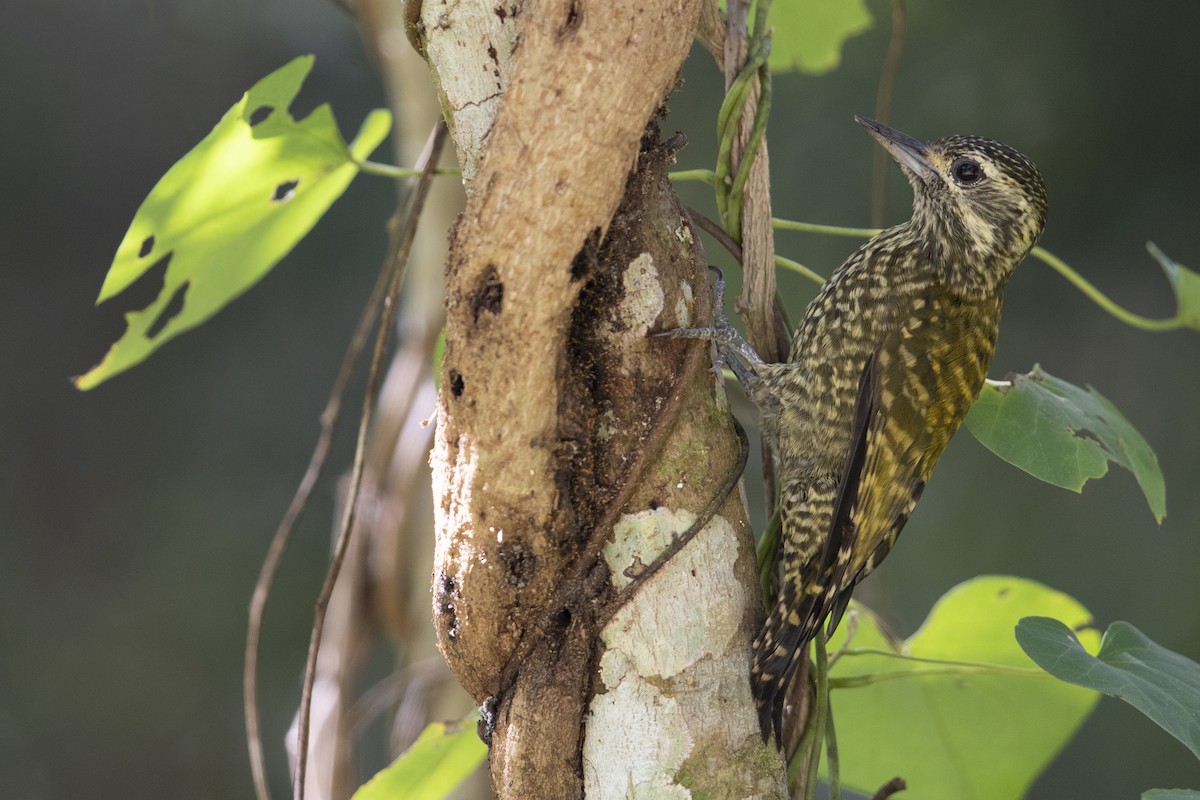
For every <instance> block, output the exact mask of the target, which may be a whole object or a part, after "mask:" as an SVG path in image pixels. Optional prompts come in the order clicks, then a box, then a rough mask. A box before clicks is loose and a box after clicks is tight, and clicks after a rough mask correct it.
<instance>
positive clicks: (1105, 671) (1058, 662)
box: [1017, 616, 1200, 757]
mask: <svg viewBox="0 0 1200 800" xmlns="http://www.w3.org/2000/svg"><path fill="white" fill-rule="evenodd" d="M1017 641H1018V642H1019V643H1020V645H1021V647H1023V648H1024V649H1025V652H1026V653H1028V654H1029V657H1030V658H1032V659H1033V660H1034V661H1036V662H1037V664H1038V666H1040V667H1041V668H1042V669H1044V670H1046V672H1049V673H1050V674H1051V675H1053V676H1054V677H1056V678H1058V679H1059V680H1062V681H1066V682H1068V683H1073V684H1075V685H1076V686H1086V687H1087V688H1089V689H1095V690H1096V691H1098V692H1104V693H1105V694H1110V695H1112V696H1113V697H1119V698H1121V699H1122V700H1124V701H1125V702H1127V703H1129V704H1130V705H1131V706H1133V707H1134V708H1136V709H1137V710H1138V711H1141V712H1142V713H1143V714H1145V715H1146V716H1148V717H1149V718H1150V719H1152V720H1154V721H1155V722H1157V723H1158V724H1159V725H1160V726H1162V728H1163V729H1164V730H1166V731H1167V732H1168V733H1170V734H1171V735H1172V736H1174V737H1175V738H1176V739H1178V740H1179V741H1181V742H1183V743H1184V744H1185V745H1187V746H1188V748H1190V749H1191V751H1192V752H1193V753H1195V754H1196V756H1197V757H1200V664H1197V663H1196V662H1195V661H1192V660H1191V659H1190V658H1187V657H1185V656H1181V655H1180V654H1179V653H1175V652H1172V651H1170V650H1168V649H1167V648H1165V647H1163V646H1162V645H1160V644H1157V643H1156V642H1154V641H1152V640H1151V639H1149V638H1148V637H1147V636H1146V635H1145V634H1144V633H1142V632H1141V631H1139V630H1138V629H1137V628H1135V627H1133V626H1132V625H1130V624H1129V623H1128V622H1114V623H1113V624H1112V625H1110V626H1108V630H1107V631H1105V632H1104V640H1103V641H1102V642H1101V643H1100V652H1098V653H1097V654H1096V655H1094V656H1093V655H1091V654H1090V653H1089V652H1088V651H1087V650H1085V649H1084V648H1083V647H1082V646H1081V645H1080V644H1079V642H1078V641H1077V640H1076V638H1075V636H1074V634H1073V633H1072V632H1071V629H1070V627H1068V626H1067V625H1064V624H1063V623H1061V622H1059V621H1058V620H1057V619H1047V618H1045V617H1040V616H1039V617H1030V618H1028V619H1023V620H1021V622H1020V624H1018V625H1017Z"/></svg>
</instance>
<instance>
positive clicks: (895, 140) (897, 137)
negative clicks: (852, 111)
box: [854, 114, 937, 182]
mask: <svg viewBox="0 0 1200 800" xmlns="http://www.w3.org/2000/svg"><path fill="white" fill-rule="evenodd" d="M854 121H855V122H857V123H858V124H859V125H862V126H863V127H864V128H866V129H867V130H868V131H870V132H871V135H872V136H874V137H875V138H876V139H877V140H878V141H879V143H880V144H881V145H883V147H884V149H885V150H887V151H888V152H889V153H891V154H892V158H894V159H896V160H897V161H899V162H900V165H901V166H902V167H905V168H907V169H908V171H909V172H911V173H913V174H914V175H916V176H917V177H918V178H920V179H921V180H922V181H926V182H928V181H930V180H932V179H934V178H936V177H937V170H935V169H934V168H933V165H932V164H930V163H929V158H928V157H927V156H926V153H928V152H929V145H927V144H925V143H924V142H922V141H921V140H920V139H914V138H913V137H911V136H909V135H908V134H907V133H901V132H900V131H898V130H896V129H895V128H889V127H888V126H887V125H884V124H883V123H882V122H876V121H875V120H873V119H868V118H867V117H860V116H858V115H857V114H856V115H855V116H854Z"/></svg>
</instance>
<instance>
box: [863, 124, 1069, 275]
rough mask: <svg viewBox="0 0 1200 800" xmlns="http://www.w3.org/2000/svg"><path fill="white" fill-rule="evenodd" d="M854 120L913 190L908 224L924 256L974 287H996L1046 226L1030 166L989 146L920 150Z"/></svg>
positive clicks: (920, 145) (964, 141) (882, 128)
mask: <svg viewBox="0 0 1200 800" xmlns="http://www.w3.org/2000/svg"><path fill="white" fill-rule="evenodd" d="M855 120H856V121H857V122H858V123H859V124H860V125H863V126H864V127H865V128H867V130H869V131H870V132H871V135H872V136H874V137H875V138H876V139H877V140H878V141H879V143H880V144H882V145H883V147H884V148H885V149H886V150H887V151H888V152H889V153H890V154H891V156H892V157H893V158H895V159H896V161H898V162H899V163H900V167H901V169H903V170H904V174H905V176H907V177H908V181H909V183H911V184H912V187H913V218H912V223H911V224H912V227H913V229H914V230H915V231H917V232H918V233H919V234H920V235H921V236H922V238H923V239H924V241H925V244H926V246H927V247H929V248H931V250H932V251H933V252H931V253H930V256H931V257H933V258H934V259H935V260H936V261H938V262H939V263H941V264H943V265H945V267H946V268H947V269H949V270H952V271H953V272H954V273H957V277H958V278H959V279H960V281H965V282H966V283H967V284H969V285H971V286H972V287H974V288H978V289H980V290H983V291H994V290H996V289H999V288H1001V287H1003V285H1004V283H1005V282H1006V281H1007V280H1008V276H1009V275H1011V274H1012V271H1013V269H1015V268H1016V266H1017V264H1018V263H1019V262H1020V261H1021V259H1023V258H1024V257H1025V256H1026V255H1027V254H1028V253H1029V251H1030V249H1032V248H1033V246H1034V244H1036V243H1037V240H1038V237H1039V236H1041V234H1042V228H1043V227H1044V226H1045V224H1046V187H1045V185H1044V184H1043V183H1042V176H1041V174H1040V173H1039V172H1038V169H1037V167H1036V166H1034V164H1033V162H1032V161H1030V160H1029V159H1028V158H1026V157H1025V156H1024V155H1022V154H1021V153H1019V152H1017V151H1016V150H1014V149H1012V148H1011V147H1009V146H1008V145H1005V144H1001V143H1000V142H997V141H994V140H992V139H984V138H982V137H979V136H950V137H947V138H945V139H938V140H937V141H935V142H929V143H926V142H922V141H920V140H919V139H914V138H913V137H911V136H909V135H907V134H904V133H901V132H900V131H898V130H896V129H894V128H890V127H888V126H887V125H883V124H881V123H879V122H876V121H874V120H871V119H866V118H864V117H855ZM964 288H965V287H964Z"/></svg>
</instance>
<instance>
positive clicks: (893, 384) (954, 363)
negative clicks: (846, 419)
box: [831, 308, 993, 592]
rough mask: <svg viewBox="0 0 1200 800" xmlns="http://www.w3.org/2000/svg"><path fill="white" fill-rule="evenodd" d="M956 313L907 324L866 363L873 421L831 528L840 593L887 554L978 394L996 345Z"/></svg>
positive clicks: (972, 319)
mask: <svg viewBox="0 0 1200 800" xmlns="http://www.w3.org/2000/svg"><path fill="white" fill-rule="evenodd" d="M959 311H960V309H958V308H942V309H940V310H939V313H936V314H932V315H931V316H930V317H929V318H924V319H920V320H910V323H909V324H908V325H904V326H901V327H900V329H899V330H898V331H896V332H894V333H892V334H890V335H889V336H887V337H885V339H884V340H883V341H882V342H881V343H880V345H879V347H878V349H877V350H876V351H875V355H874V357H873V359H872V360H871V361H869V362H868V366H869V368H871V369H872V370H874V372H875V375H874V377H873V378H872V379H871V380H870V381H867V380H863V381H862V382H860V391H862V390H863V389H864V388H869V389H870V390H871V391H872V392H873V395H872V397H871V398H870V400H869V406H870V411H869V414H870V417H869V419H868V420H867V421H866V424H865V426H864V427H863V429H862V430H861V432H857V433H858V435H859V436H860V437H861V438H862V441H855V442H854V443H853V444H852V446H851V453H850V457H849V459H848V469H847V472H846V476H845V478H844V479H843V485H842V486H841V487H840V488H839V494H838V502H837V504H836V505H835V507H834V516H833V530H831V538H832V539H833V540H836V541H838V542H839V554H838V558H839V563H840V561H841V560H842V559H843V558H844V559H845V561H846V568H845V571H844V572H842V571H840V570H839V575H838V576H837V577H838V583H839V584H840V589H841V590H843V591H844V592H848V590H849V589H851V588H852V587H853V585H854V584H855V583H857V582H858V581H860V580H862V579H863V578H864V577H866V576H867V574H868V573H870V572H871V570H873V569H874V568H875V567H876V566H878V564H879V562H881V561H882V560H883V558H884V557H885V556H886V555H887V553H888V551H889V550H890V549H891V547H892V544H893V543H894V542H895V541H896V537H897V536H899V534H900V530H901V529H902V528H903V527H904V524H905V523H906V522H907V521H908V517H909V514H911V513H912V510H913V508H914V507H916V504H917V500H919V499H920V497H921V492H922V491H923V490H924V488H925V482H926V481H927V480H928V479H929V476H930V475H931V474H932V473H933V468H934V465H935V464H936V463H937V460H938V459H939V458H940V457H941V455H942V451H943V450H945V449H946V445H947V444H948V443H949V441H950V437H951V436H953V435H954V433H955V431H956V430H958V426H959V424H960V423H961V422H962V420H963V417H965V416H966V413H967V410H968V409H969V408H970V407H971V403H972V402H973V401H974V399H975V397H976V395H978V393H979V388H980V386H981V384H982V383H983V378H984V375H985V374H986V370H987V365H988V363H989V362H990V361H991V354H992V346H993V340H992V339H990V338H989V337H988V336H987V335H986V333H984V332H981V327H982V328H984V329H986V326H980V325H979V324H978V320H979V316H978V313H977V310H973V313H958V312H959ZM860 404H862V400H861V399H860ZM860 451H861V455H859V452H860ZM839 528H840V530H839ZM843 553H844V554H845V555H843Z"/></svg>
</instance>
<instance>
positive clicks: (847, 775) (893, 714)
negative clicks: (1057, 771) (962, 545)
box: [829, 576, 1100, 800]
mask: <svg viewBox="0 0 1200 800" xmlns="http://www.w3.org/2000/svg"><path fill="white" fill-rule="evenodd" d="M854 607H855V606H852V608H854ZM1034 609H1039V610H1037V611H1035V610H1034ZM1033 613H1038V614H1054V615H1055V616H1058V617H1061V618H1062V619H1067V620H1070V621H1071V623H1072V624H1073V625H1075V626H1078V627H1080V628H1083V627H1084V626H1086V625H1087V624H1089V623H1090V621H1091V614H1089V613H1088V611H1087V609H1085V608H1084V607H1083V606H1081V605H1080V604H1079V603H1078V602H1076V601H1075V600H1073V599H1072V598H1071V597H1068V596H1067V595H1065V594H1063V593H1061V592H1057V591H1054V590H1052V589H1049V588H1047V587H1045V586H1042V585H1041V584H1038V583H1034V582H1033V581H1027V580H1022V579H1020V578H1013V577H1005V576H984V577H980V578H976V579H974V580H971V581H968V582H967V583H964V584H961V585H960V586H957V587H955V588H954V589H951V590H950V591H949V592H947V593H946V595H945V596H944V597H942V598H941V599H940V600H939V601H938V602H937V604H936V605H935V606H934V607H933V609H932V610H931V611H930V613H929V618H928V619H927V620H926V621H925V624H924V625H922V626H921V629H920V630H918V631H917V632H916V633H915V634H913V636H912V637H911V638H909V639H908V640H907V641H902V642H901V641H896V640H895V639H894V638H892V637H891V636H890V635H889V634H888V633H887V632H886V631H885V630H884V629H883V627H882V625H881V624H880V623H879V622H878V621H877V620H876V619H875V618H874V617H873V616H871V615H870V613H869V612H866V611H865V610H864V609H863V608H862V607H861V606H857V614H856V616H855V617H853V619H855V620H856V622H852V621H851V619H847V620H846V621H844V622H843V623H842V625H841V627H840V628H839V629H838V631H837V633H836V634H835V635H834V637H833V640H832V641H831V642H830V645H829V650H830V652H831V653H834V652H836V651H837V650H838V649H839V648H840V647H842V646H843V645H844V644H845V642H846V636H847V634H848V631H849V629H850V628H855V629H856V630H855V631H854V632H853V638H852V639H851V640H850V648H851V649H850V650H848V651H847V652H846V653H844V654H843V655H842V656H841V657H840V658H839V659H838V660H837V662H836V663H835V664H834V666H833V669H832V670H831V673H830V677H831V680H832V683H833V685H834V688H835V691H834V692H833V693H832V698H833V699H832V704H833V706H832V707H833V713H834V721H835V723H836V725H837V739H838V749H839V752H840V764H841V779H842V783H843V784H845V785H848V786H850V787H852V788H854V789H855V790H858V791H862V792H865V793H866V795H867V796H870V795H872V794H873V793H874V792H875V791H876V790H877V789H878V788H879V787H880V786H882V785H883V784H884V783H886V782H887V781H888V780H890V779H891V778H893V777H895V776H900V777H902V778H904V780H905V781H906V782H907V784H908V787H909V791H910V792H911V793H912V796H913V797H953V798H956V800H1017V799H1018V798H1020V797H1023V796H1024V794H1025V791H1026V790H1027V789H1028V788H1029V786H1030V785H1031V784H1032V783H1033V781H1034V779H1035V778H1037V776H1038V774H1039V773H1041V771H1042V770H1043V769H1044V768H1045V767H1046V765H1047V764H1048V763H1049V762H1050V760H1051V759H1052V758H1053V757H1054V756H1055V754H1056V753H1058V752H1059V751H1060V750H1061V749H1062V747H1063V746H1064V745H1065V744H1066V743H1067V741H1068V740H1069V739H1070V738H1071V736H1072V735H1073V734H1074V732H1075V730H1076V729H1077V728H1078V727H1079V726H1080V725H1081V724H1082V723H1083V720H1084V719H1085V718H1086V717H1087V715H1088V713H1089V712H1090V711H1091V710H1092V708H1093V707H1094V706H1095V704H1096V701H1097V700H1098V699H1099V695H1097V694H1096V693H1095V692H1090V691H1086V690H1083V689H1079V688H1076V687H1072V686H1069V685H1067V684H1063V683H1059V682H1057V681H1052V680H1048V679H1046V677H1045V676H1044V675H1043V674H1041V671H1040V670H1038V669H1037V667H1036V666H1035V665H1034V664H1033V663H1032V662H1031V661H1030V660H1029V658H1028V657H1027V656H1026V655H1025V654H1024V653H1022V652H1021V649H1020V648H1019V647H1018V646H1017V643H1016V642H1015V641H1014V640H1013V635H1012V630H1013V626H1014V625H1015V624H1016V623H1017V620H1019V619H1020V618H1022V617H1024V616H1028V615H1030V614H1033ZM1079 636H1080V638H1081V639H1082V640H1083V641H1085V642H1088V643H1090V645H1091V647H1093V649H1094V648H1095V647H1096V646H1098V644H1099V639H1100V636H1099V634H1098V633H1097V632H1096V631H1094V630H1082V631H1081V632H1080V634H1079ZM900 656H904V657H903V658H902V657H900ZM917 659H921V660H917ZM964 662H965V663H964ZM972 665H974V666H972ZM839 686H841V687H847V686H848V687H849V688H839Z"/></svg>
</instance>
